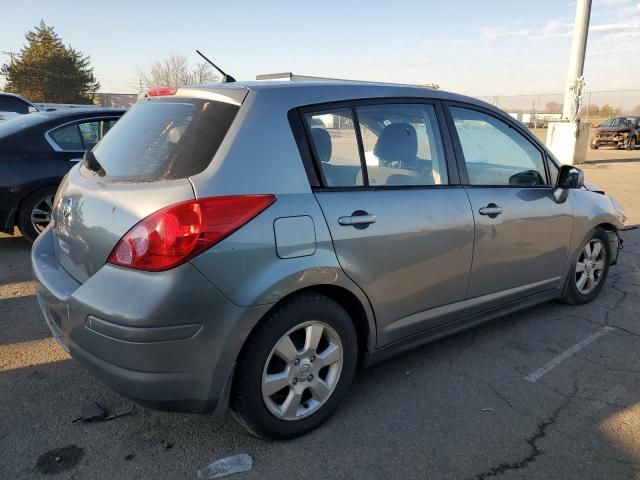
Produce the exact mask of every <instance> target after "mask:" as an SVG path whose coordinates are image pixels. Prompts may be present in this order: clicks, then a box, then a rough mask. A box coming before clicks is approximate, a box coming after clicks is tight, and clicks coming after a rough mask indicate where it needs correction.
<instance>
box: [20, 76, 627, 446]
mask: <svg viewBox="0 0 640 480" xmlns="http://www.w3.org/2000/svg"><path fill="white" fill-rule="evenodd" d="M624 219H625V218H624V213H623V211H622V208H621V206H620V205H619V204H618V203H617V202H616V201H615V200H614V199H613V198H611V197H609V196H606V195H605V194H604V192H602V191H598V190H597V189H596V188H594V187H590V186H585V185H584V180H583V175H582V172H581V171H580V170H579V169H577V168H574V167H571V166H559V164H558V162H557V161H556V160H555V159H554V158H553V156H552V155H551V154H550V153H549V152H548V151H547V150H546V149H545V147H544V146H543V145H542V144H541V143H540V142H539V141H538V140H537V139H536V138H535V137H534V136H532V135H531V134H530V133H529V132H528V131H527V130H526V129H525V128H523V127H522V126H521V125H520V124H519V123H518V122H516V121H514V120H513V119H512V118H510V117H509V116H508V115H506V114H505V113H504V112H502V111H500V110H498V109H496V108H494V107H493V106H491V105H488V104H486V103H482V102H479V101H477V100H474V99H471V98H468V97H463V96H459V95H455V94H451V93H446V92H442V91H433V90H428V89H424V88H417V87H415V88H414V87H408V86H407V87H405V86H393V85H383V84H362V83H347V82H344V83H319V82H309V83H284V82H281V83H280V82H279V83H262V82H253V83H234V84H225V85H219V84H216V85H205V86H197V87H186V88H179V89H175V88H162V89H157V90H153V91H151V92H150V95H149V98H148V99H145V100H142V101H140V102H139V103H137V104H136V105H135V106H134V107H133V108H131V110H130V111H129V112H128V113H127V114H126V115H125V116H124V117H123V118H122V120H120V121H119V122H118V123H117V124H116V125H115V126H114V127H113V129H112V130H111V131H110V132H109V134H108V135H107V136H106V137H105V138H104V140H103V141H101V142H100V143H99V144H98V145H97V146H96V147H95V148H94V149H93V150H92V151H90V152H88V153H87V154H86V155H85V158H84V161H83V162H82V163H81V164H79V165H77V166H76V167H74V168H73V169H72V170H71V171H70V172H69V174H68V175H67V176H66V177H65V179H64V181H63V183H62V184H61V186H60V188H59V190H58V192H57V196H56V199H55V201H54V211H53V221H52V224H51V225H50V227H49V228H48V229H47V230H46V231H45V232H44V234H42V235H41V236H40V238H39V239H38V241H37V242H36V244H35V245H34V247H33V253H32V264H33V270H34V273H35V278H36V280H37V281H38V284H39V288H38V301H39V302H40V306H41V308H42V311H43V313H44V317H45V319H46V322H47V324H48V326H49V328H50V329H51V331H52V333H53V335H54V336H55V338H56V339H57V340H58V341H59V342H60V344H61V345H62V346H63V347H64V348H66V349H67V350H68V351H69V352H70V353H71V355H72V356H73V357H74V358H75V359H77V360H78V361H79V362H81V363H82V364H84V365H85V366H86V367H87V368H88V369H90V370H91V371H92V372H94V373H95V374H97V375H98V376H99V377H100V378H101V379H103V380H104V381H105V382H106V383H108V384H109V385H111V386H112V387H113V388H114V389H116V390H117V391H119V392H121V393H122V394H124V395H126V396H128V397H130V398H132V399H134V400H135V401H137V402H139V403H142V404H145V405H149V406H152V407H155V408H162V409H170V410H177V411H189V412H210V411H214V410H218V411H219V412H223V411H225V410H226V407H227V405H229V406H230V407H231V410H232V411H233V412H234V413H235V415H236V417H237V418H238V419H239V420H240V421H241V423H242V424H243V425H244V426H246V427H247V428H248V429H249V430H250V431H251V432H253V433H254V434H256V435H259V436H262V437H267V438H273V439H284V438H290V437H294V436H297V435H300V434H303V433H306V432H308V431H310V430H311V429H313V428H314V427H316V426H317V425H319V424H320V423H322V422H323V421H324V420H325V419H327V417H329V415H330V414H331V413H332V412H333V411H334V410H335V409H336V407H337V405H338V403H339V401H340V400H341V399H342V398H343V397H344V396H345V395H346V394H347V391H348V390H349V387H350V384H351V382H352V379H353V376H354V372H355V371H356V366H357V365H358V364H361V365H371V364H373V363H375V362H378V361H380V360H383V359H385V358H388V357H390V356H391V355H394V354H397V353H400V352H403V351H405V350H407V349H409V348H412V347H415V346H417V345H420V344H424V343H425V342H428V341H431V340H434V339H437V338H439V337H442V336H444V335H448V334H451V333H453V332H456V331H459V330H461V329H464V328H467V327H470V326H472V325H476V324H478V323H480V322H484V321H487V320H490V319H493V318H496V317H498V316H502V315H506V314H511V313H513V312H515V311H516V310H520V309H523V308H526V307H530V306H531V305H534V304H537V303H540V302H544V301H548V300H552V299H563V300H565V301H566V302H569V303H574V304H575V303H584V302H588V301H590V300H592V299H593V298H594V297H595V296H596V295H598V293H599V291H600V290H601V289H602V287H603V284H604V281H605V278H606V276H607V272H608V269H609V266H610V265H612V264H614V263H615V262H616V259H617V256H618V248H619V237H618V231H619V230H620V228H621V227H622V224H623V222H624Z"/></svg>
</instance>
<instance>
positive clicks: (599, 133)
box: [591, 116, 640, 150]
mask: <svg viewBox="0 0 640 480" xmlns="http://www.w3.org/2000/svg"><path fill="white" fill-rule="evenodd" d="M639 140H640V117H634V116H626V117H614V118H610V119H609V120H607V121H606V122H604V123H603V124H602V125H600V126H599V127H598V128H596V133H595V135H594V136H593V138H592V139H591V148H592V149H594V150H597V149H598V148H600V147H602V146H606V145H611V146H614V147H617V148H626V149H627V150H635V148H636V145H638V141H639Z"/></svg>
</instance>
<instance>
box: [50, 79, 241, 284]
mask: <svg viewBox="0 0 640 480" xmlns="http://www.w3.org/2000/svg"><path fill="white" fill-rule="evenodd" d="M157 92H159V93H158V94H157V95H154V96H152V97H151V98H149V99H145V100H142V101H140V102H138V103H137V104H135V105H134V106H133V107H132V108H131V109H130V110H129V112H127V113H126V114H125V115H124V116H123V117H122V119H121V120H120V121H118V123H116V125H115V126H114V127H112V128H111V130H110V131H109V133H108V134H107V135H106V136H105V137H104V139H103V140H102V141H101V142H100V143H99V144H98V145H96V146H95V147H94V148H93V149H92V151H91V152H89V153H87V154H86V155H85V160H84V161H83V162H82V163H81V164H79V165H77V166H76V167H74V168H73V169H72V170H71V171H70V172H69V174H68V175H67V176H66V177H65V179H64V181H63V182H62V184H61V186H60V188H59V189H58V193H57V195H56V199H55V201H54V209H53V230H54V238H55V241H54V242H55V252H56V256H57V258H58V261H59V262H60V264H61V265H62V266H63V268H64V269H65V270H66V271H67V272H68V273H69V274H70V275H71V276H73V277H74V278H75V279H76V280H78V281H79V282H84V281H85V280H87V279H88V278H89V277H91V276H92V275H93V274H94V273H95V272H96V271H98V270H99V269H100V268H102V266H104V264H105V262H106V261H107V259H108V257H109V254H110V253H111V251H112V250H113V248H114V247H115V246H116V244H117V243H118V241H119V240H120V239H121V238H122V236H123V235H124V234H125V233H127V231H129V230H130V229H131V228H132V227H133V226H135V225H136V224H137V223H138V222H139V221H140V220H142V219H143V218H145V217H147V216H148V215H150V214H151V213H153V212H155V211H157V210H160V209H162V208H164V207H166V206H168V205H171V204H174V203H178V202H182V201H186V200H192V199H193V198H194V191H193V187H192V185H191V182H190V181H189V177H190V176H192V175H195V174H197V173H200V172H201V171H203V170H204V169H205V168H206V167H207V166H208V165H209V163H210V162H211V160H212V159H213V157H214V155H215V154H216V152H217V150H218V148H219V147H220V144H221V143H222V141H223V140H224V137H225V135H226V133H227V132H228V130H229V128H230V126H231V124H232V122H233V120H234V119H235V117H236V114H237V112H238V110H239V108H240V105H241V103H242V101H243V99H244V97H245V96H246V94H247V90H246V89H244V88H216V89H211V88H185V89H179V90H177V92H176V90H175V89H162V90H158V91H157ZM151 93H152V94H153V91H152V92H151Z"/></svg>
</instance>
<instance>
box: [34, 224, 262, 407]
mask: <svg viewBox="0 0 640 480" xmlns="http://www.w3.org/2000/svg"><path fill="white" fill-rule="evenodd" d="M32 267H33V272H34V276H35V279H36V281H37V285H38V292H37V296H38V302H39V304H40V307H41V309H42V312H43V314H44V317H45V321H46V322H47V324H48V326H49V328H50V330H51V332H52V334H53V336H54V337H55V338H56V339H57V340H58V342H59V343H60V344H61V345H62V346H63V347H64V348H65V349H67V350H68V351H69V353H70V354H71V356H72V357H73V358H75V359H76V360H78V362H80V363H81V364H82V365H84V366H85V367H86V368H87V369H89V370H90V371H92V372H93V373H94V374H95V375H96V376H97V377H99V378H100V379H101V380H102V381H104V382H105V383H107V384H108V385H110V386H111V387H112V388H113V389H114V390H116V391H118V392H120V393H122V394H123V395H125V396H127V397H129V398H131V399H133V400H134V401H136V402H138V403H140V404H143V405H146V406H149V407H152V408H158V409H163V410H175V411H186V412H199V413H203V412H209V411H213V410H214V409H215V408H216V406H217V405H218V400H219V399H220V398H223V397H224V395H225V388H228V385H229V380H230V372H231V371H232V369H233V365H234V363H235V360H236V358H237V355H238V353H239V351H240V348H241V347H242V344H243V343H244V340H245V339H246V336H247V335H248V333H249V332H250V330H251V328H252V327H253V326H254V325H255V323H256V322H257V321H258V320H259V319H260V318H261V317H262V315H263V314H264V313H265V312H266V311H267V310H268V308H269V305H261V306H256V307H238V306H236V305H234V304H233V303H231V302H230V301H229V300H228V299H227V298H226V297H224V295H222V294H221V293H220V292H219V291H218V290H217V289H216V287H215V286H214V285H213V284H211V283H210V282H209V281H208V280H207V279H206V278H205V277H204V276H203V275H202V274H201V273H200V272H199V271H198V270H197V269H196V268H195V267H193V266H192V265H191V264H189V263H187V264H185V265H182V266H180V267H177V268H175V269H172V270H169V271H166V272H155V273H152V272H137V271H133V270H127V269H123V268H118V267H114V266H111V265H105V266H104V267H103V268H102V269H100V270H99V271H98V272H96V273H95V274H94V275H93V276H92V277H91V278H89V279H88V280H87V281H86V282H84V283H83V284H80V283H79V282H77V281H76V280H75V279H74V278H73V277H71V276H70V275H69V274H68V273H67V272H66V271H65V270H64V269H63V268H62V267H61V265H60V263H59V262H58V260H57V258H56V257H55V254H54V250H53V233H52V231H51V229H47V230H46V231H45V232H44V233H43V234H42V235H41V236H40V237H39V238H38V240H37V242H36V243H35V244H34V247H33V251H32Z"/></svg>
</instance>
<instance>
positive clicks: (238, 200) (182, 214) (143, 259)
mask: <svg viewBox="0 0 640 480" xmlns="http://www.w3.org/2000/svg"><path fill="white" fill-rule="evenodd" d="M275 200H276V197H275V195H237V196H228V197H210V198H203V199H200V200H189V201H187V202H182V203H176V204H175V205H171V206H169V207H166V208H163V209H162V210H158V211H157V212H155V213H152V214H151V215H149V216H148V217H147V218H145V219H143V220H141V221H140V222H139V223H138V224H137V225H135V226H134V227H133V228H132V229H131V230H129V231H128V232H127V233H126V234H125V235H124V237H122V238H121V239H120V241H119V242H118V244H117V245H116V246H115V248H114V249H113V251H112V252H111V255H109V259H108V260H107V261H108V262H109V263H112V264H113V265H119V266H121V267H127V268H132V269H136V270H149V271H160V270H168V269H170V268H173V267H175V266H177V265H180V264H182V263H184V262H186V261H187V260H189V259H191V258H193V257H195V256H196V255H198V254H200V253H202V252H204V251H205V250H207V249H208V248H211V247H213V246H214V245H215V244H217V243H219V242H220V241H222V240H223V239H224V238H226V237H228V236H229V235H231V234H232V233H233V232H235V231H236V230H237V229H239V228H240V227H242V226H243V225H244V224H246V223H247V222H249V221H250V220H252V219H253V218H255V217H256V216H257V215H258V214H259V213H260V212H262V211H263V210H264V209H265V208H267V207H268V206H269V205H271V204H272V203H273V202H275Z"/></svg>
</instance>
